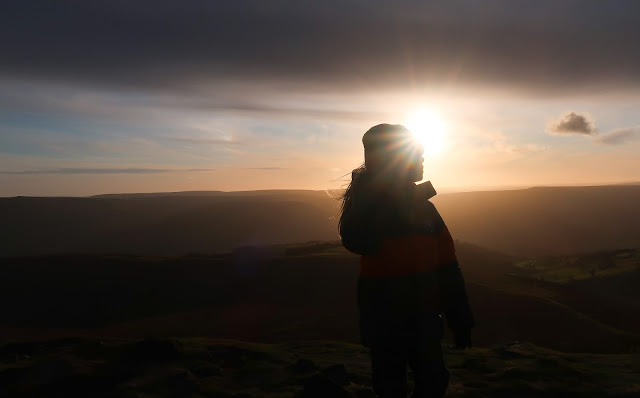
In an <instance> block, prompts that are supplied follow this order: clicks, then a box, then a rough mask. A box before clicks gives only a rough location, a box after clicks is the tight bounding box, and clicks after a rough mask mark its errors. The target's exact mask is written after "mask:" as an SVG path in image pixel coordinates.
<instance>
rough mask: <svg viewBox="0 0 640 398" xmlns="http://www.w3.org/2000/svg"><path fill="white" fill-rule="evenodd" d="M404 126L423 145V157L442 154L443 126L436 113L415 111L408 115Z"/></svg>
mask: <svg viewBox="0 0 640 398" xmlns="http://www.w3.org/2000/svg"><path fill="white" fill-rule="evenodd" d="M405 126H406V127H407V128H408V129H409V130H411V132H412V133H413V135H414V136H415V137H416V139H417V140H418V141H420V142H421V143H422V145H424V154H425V155H429V156H435V155H438V154H440V153H442V150H443V149H444V133H445V131H444V130H445V126H444V123H443V122H442V119H441V118H440V116H439V115H438V114H437V113H436V112H434V111H432V110H430V109H426V108H418V109H415V110H413V111H412V112H410V113H409V115H408V117H407V121H406V122H405Z"/></svg>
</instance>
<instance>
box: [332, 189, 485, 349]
mask: <svg viewBox="0 0 640 398" xmlns="http://www.w3.org/2000/svg"><path fill="white" fill-rule="evenodd" d="M361 183H362V182H361ZM413 187H415V185H414V184H413V183H411V186H407V187H406V189H403V190H401V192H399V193H397V194H395V195H390V194H389V193H386V192H384V191H376V190H375V189H373V188H368V187H366V186H359V187H356V188H357V189H355V190H354V191H355V192H356V194H354V195H353V197H352V198H351V201H350V202H349V203H348V205H347V206H345V208H344V211H343V215H342V217H341V222H340V236H341V239H342V243H343V245H344V246H345V248H347V250H349V251H351V252H353V253H356V254H360V255H361V256H362V257H361V259H360V266H361V268H360V276H359V279H358V307H359V310H360V332H361V339H362V343H363V344H364V345H366V346H371V345H373V344H376V342H377V341H379V340H380V339H384V338H385V337H384V336H385V335H388V334H389V333H391V332H389V330H390V328H391V329H393V328H395V329H396V330H401V329H402V328H403V325H411V324H415V320H416V319H417V318H419V319H422V320H423V321H425V322H429V319H433V318H434V317H436V318H439V314H440V313H441V312H444V314H445V317H446V318H447V322H448V324H449V326H450V328H451V329H452V330H453V331H454V332H455V331H456V330H461V329H468V328H470V327H472V326H473V325H474V319H473V315H472V313H471V309H470V307H469V304H468V299H467V294H466V290H465V284H464V279H463V277H462V272H461V271H460V268H459V266H458V261H457V259H456V254H455V247H454V243H453V239H452V238H451V234H450V233H449V230H448V229H447V226H446V225H445V223H444V221H443V220H442V217H440V214H439V213H438V211H437V210H436V208H435V206H434V205H433V204H432V203H431V202H430V201H428V200H427V199H426V198H420V197H418V193H417V190H415V189H413ZM436 323H437V322H436ZM439 329H440V330H439ZM434 330H435V331H436V332H434V333H436V334H438V333H439V334H440V336H437V337H438V338H439V337H441V327H440V328H438V327H437V325H436V327H435V329H434Z"/></svg>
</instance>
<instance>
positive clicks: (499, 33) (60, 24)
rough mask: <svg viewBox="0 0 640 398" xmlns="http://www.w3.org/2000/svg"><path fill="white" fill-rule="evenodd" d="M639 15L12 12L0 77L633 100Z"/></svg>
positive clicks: (174, 5)
mask: <svg viewBox="0 0 640 398" xmlns="http://www.w3.org/2000/svg"><path fill="white" fill-rule="evenodd" d="M637 15H640V2H630V1H607V2H603V1H562V2H555V1H545V2H539V1H483V2H475V1H447V2H434V4H423V3H422V2H411V3H409V2H406V3H405V2H388V3H383V2H375V4H372V3H371V2H364V1H362V2H359V1H358V2H344V1H340V2H338V1H328V2H314V3H311V2H294V1H228V2H223V1H204V0H202V1H199V0H189V1H174V2H169V1H155V0H154V1H150V0H149V1H136V2H130V1H126V2H125V1H117V0H109V1H66V2H52V1H23V0H18V1H5V2H3V4H2V6H0V48H2V53H1V54H0V57H1V58H0V77H1V78H4V79H16V78H17V79H26V80H37V79H42V80H53V81H61V82H67V83H75V84H94V85H104V86H108V87H110V88H118V87H125V88H129V89H130V88H145V89H168V90H185V89H189V90H197V89H198V88H199V87H200V86H202V85H206V84H209V85H211V86H214V87H215V84H216V83H217V82H220V81H226V82H228V81H236V82H242V83H244V84H248V85H250V84H251V83H253V82H260V81H269V82H272V83H278V82H291V83H303V84H307V85H312V86H315V87H325V88H334V89H344V88H345V87H347V86H345V85H349V86H356V87H366V88H374V89H375V88H381V87H383V86H388V87H393V88H398V87H399V88H403V87H406V88H410V87H413V86H418V87H420V86H421V85H426V84H434V83H438V84H443V85H445V86H447V85H450V86H451V85H453V86H456V85H467V86H470V87H472V86H473V85H475V84H477V85H483V86H489V87H499V88H513V89H520V90H528V91H529V92H539V93H545V94H551V95H554V93H567V92H584V91H586V90H593V89H594V88H596V89H597V88H601V89H625V88H626V89H628V88H629V87H636V88H637V86H638V83H640V74H638V73H637V71H638V70H640V50H639V48H640V24H639V23H638V21H637ZM587 87H588V88H587Z"/></svg>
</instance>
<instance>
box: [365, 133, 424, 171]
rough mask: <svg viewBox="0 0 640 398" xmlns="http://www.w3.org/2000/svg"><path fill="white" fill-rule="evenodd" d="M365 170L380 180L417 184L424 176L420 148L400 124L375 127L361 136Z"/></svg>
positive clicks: (422, 152) (421, 150)
mask: <svg viewBox="0 0 640 398" xmlns="http://www.w3.org/2000/svg"><path fill="white" fill-rule="evenodd" d="M362 144H363V146H364V159H365V160H364V166H365V167H364V168H365V170H366V172H367V174H369V175H370V176H371V177H372V178H375V179H378V180H380V181H389V182H406V181H411V182H415V181H420V180H422V176H423V172H424V170H423V166H422V162H423V161H424V158H423V156H422V155H423V154H424V148H423V146H422V145H421V144H420V143H419V142H418V141H417V140H416V139H415V138H414V136H413V134H412V133H411V131H409V130H408V129H407V128H406V127H404V126H402V125H400V124H378V125H377V126H373V127H371V128H370V129H369V130H368V131H367V132H366V133H365V134H364V136H363V137H362Z"/></svg>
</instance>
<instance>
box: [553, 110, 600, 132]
mask: <svg viewBox="0 0 640 398" xmlns="http://www.w3.org/2000/svg"><path fill="white" fill-rule="evenodd" d="M547 131H548V132H550V133H554V134H584V135H591V134H596V133H597V132H598V130H597V129H596V126H595V124H594V122H593V118H592V117H591V115H589V114H588V113H583V114H579V113H575V112H569V113H567V114H565V115H564V116H561V117H560V118H558V119H556V120H553V121H551V122H550V123H549V125H548V126H547Z"/></svg>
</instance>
